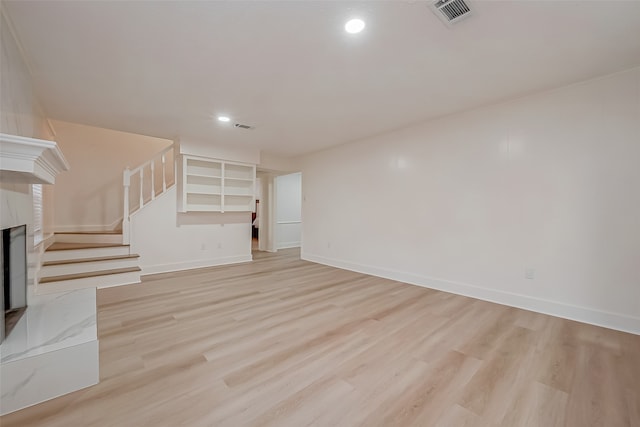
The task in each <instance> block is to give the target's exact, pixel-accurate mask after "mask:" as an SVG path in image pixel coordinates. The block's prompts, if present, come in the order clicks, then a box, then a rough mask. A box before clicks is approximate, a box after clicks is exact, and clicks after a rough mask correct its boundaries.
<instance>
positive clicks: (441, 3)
mask: <svg viewBox="0 0 640 427" xmlns="http://www.w3.org/2000/svg"><path fill="white" fill-rule="evenodd" d="M433 9H434V12H435V14H436V15H438V17H439V18H440V19H441V20H442V21H444V22H445V23H446V24H455V23H456V22H458V21H460V20H461V19H464V18H466V17H467V16H469V15H470V14H471V9H470V8H469V5H468V4H467V3H465V1H464V0H438V1H436V2H435V3H433Z"/></svg>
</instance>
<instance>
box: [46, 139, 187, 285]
mask: <svg viewBox="0 0 640 427" xmlns="http://www.w3.org/2000/svg"><path fill="white" fill-rule="evenodd" d="M175 170H176V169H175V161H174V147H173V146H170V147H167V148H166V149H164V150H163V151H161V152H159V153H158V154H156V155H154V156H153V158H151V159H150V160H149V161H147V162H145V163H143V164H142V165H140V166H138V167H136V168H134V169H129V168H127V169H126V170H125V171H124V173H123V184H124V212H123V220H122V230H121V231H120V230H118V231H94V232H87V231H83V232H60V233H55V240H54V243H53V244H52V245H51V246H49V247H48V248H47V250H46V251H45V252H44V255H43V262H42V267H41V269H40V274H39V281H38V286H37V289H36V292H37V293H38V294H50V293H55V292H62V291H69V290H74V289H83V288H107V287H111V286H120V285H128V284H134V283H140V273H141V269H140V267H139V258H140V256H139V255H137V254H132V253H131V248H130V247H129V240H130V239H129V231H130V230H129V228H130V224H131V215H133V214H135V213H136V212H138V211H140V210H141V209H142V208H143V207H144V206H146V205H147V204H149V203H151V202H152V201H153V200H155V198H156V197H158V196H159V195H160V194H162V193H164V192H166V191H167V189H169V188H171V187H172V186H173V185H174V184H175Z"/></svg>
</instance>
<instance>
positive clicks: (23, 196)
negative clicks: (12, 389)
mask: <svg viewBox="0 0 640 427" xmlns="http://www.w3.org/2000/svg"><path fill="white" fill-rule="evenodd" d="M0 54H1V55H2V56H1V57H0V132H2V133H7V134H12V135H20V136H27V137H31V138H40V139H52V136H53V135H52V132H51V129H50V128H49V127H48V124H47V121H46V119H45V117H44V114H43V112H42V109H41V108H40V106H39V104H38V101H37V99H36V96H35V94H34V88H33V83H32V81H31V75H30V73H29V69H28V67H27V65H26V63H25V62H24V60H23V58H22V54H21V51H20V48H19V45H18V43H17V41H16V39H15V38H14V35H13V33H12V31H11V30H10V24H9V22H8V21H7V19H6V16H5V14H4V11H3V10H2V5H1V3H0ZM31 187H32V186H31V185H30V184H12V183H6V182H0V229H4V228H9V227H14V226H17V225H22V224H27V233H28V239H27V252H28V253H27V257H28V264H29V267H30V268H29V269H28V274H29V277H28V283H30V284H32V283H33V279H34V277H35V274H36V269H35V268H34V267H35V266H36V265H37V264H38V261H37V258H38V249H40V248H39V247H36V248H34V245H33V197H32V188H31ZM51 188H52V186H50V185H45V186H44V189H45V192H44V195H45V202H46V201H48V200H51V198H52V197H53V193H52V191H51ZM47 208H48V206H47V205H45V209H44V212H43V214H44V221H45V223H44V226H45V232H46V231H47V230H48V228H49V227H50V225H49V224H48V222H47V221H51V209H47ZM31 290H32V287H31V286H30V292H29V299H31V297H32V292H31Z"/></svg>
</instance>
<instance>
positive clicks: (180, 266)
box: [140, 255, 253, 276]
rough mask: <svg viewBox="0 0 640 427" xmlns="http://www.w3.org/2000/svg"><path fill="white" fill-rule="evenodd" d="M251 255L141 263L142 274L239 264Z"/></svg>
mask: <svg viewBox="0 0 640 427" xmlns="http://www.w3.org/2000/svg"><path fill="white" fill-rule="evenodd" d="M251 261H253V257H252V256H251V255H236V256H228V257H223V258H216V259H207V260H199V261H187V262H176V263H170V264H156V265H146V266H145V265H143V266H140V268H142V276H147V275H149V274H158V273H169V272H172V271H182V270H192V269H194V268H206V267H216V266H219V265H227V264H239V263H242V262H251Z"/></svg>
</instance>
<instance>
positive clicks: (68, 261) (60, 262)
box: [42, 254, 140, 267]
mask: <svg viewBox="0 0 640 427" xmlns="http://www.w3.org/2000/svg"><path fill="white" fill-rule="evenodd" d="M130 258H140V255H138V254H131V255H113V256H102V257H94V258H77V259H61V260H58V261H46V262H43V263H42V266H43V267H46V266H52V265H63V264H76V263H80V262H94V261H110V260H118V259H130Z"/></svg>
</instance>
